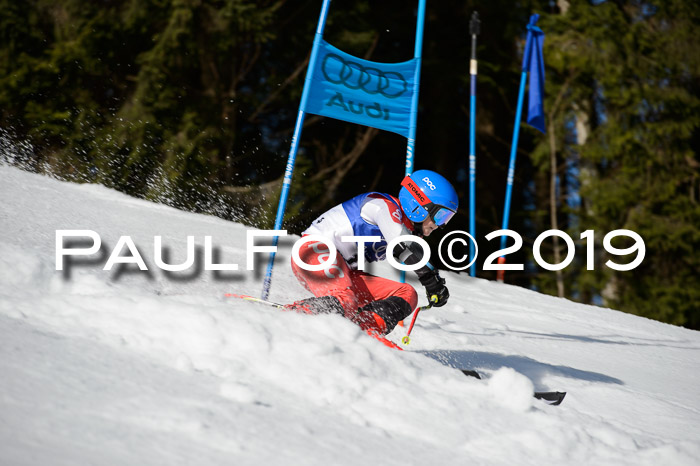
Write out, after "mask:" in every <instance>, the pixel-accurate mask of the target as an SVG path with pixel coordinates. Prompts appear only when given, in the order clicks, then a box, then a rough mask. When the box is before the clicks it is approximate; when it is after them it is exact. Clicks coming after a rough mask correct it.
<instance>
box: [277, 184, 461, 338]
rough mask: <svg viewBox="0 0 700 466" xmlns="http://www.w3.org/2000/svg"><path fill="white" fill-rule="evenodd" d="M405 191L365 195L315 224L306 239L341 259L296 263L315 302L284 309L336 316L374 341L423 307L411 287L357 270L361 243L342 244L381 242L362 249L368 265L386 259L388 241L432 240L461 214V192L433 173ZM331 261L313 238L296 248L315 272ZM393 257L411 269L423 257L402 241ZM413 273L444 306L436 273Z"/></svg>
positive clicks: (422, 269) (443, 291)
mask: <svg viewBox="0 0 700 466" xmlns="http://www.w3.org/2000/svg"><path fill="white" fill-rule="evenodd" d="M401 186H402V187H401V190H400V192H399V198H398V199H396V198H395V197H393V196H391V195H389V194H382V193H377V192H369V193H365V194H360V195H359V196H356V197H354V198H352V199H350V200H349V201H346V202H343V203H342V204H340V205H337V206H335V207H333V208H332V209H330V210H329V211H327V212H326V213H324V214H323V215H321V216H320V217H318V218H317V219H316V220H314V222H313V223H312V224H311V226H310V227H309V228H308V229H306V231H304V232H303V233H302V240H303V238H304V237H305V236H309V235H318V236H321V237H323V239H325V240H326V241H327V242H328V243H332V244H333V245H335V247H336V249H337V252H338V254H336V260H335V262H334V263H333V264H332V265H329V267H326V268H325V269H324V270H318V271H309V270H305V269H304V268H302V267H301V266H299V264H297V262H296V261H295V260H294V258H293V259H292V270H293V272H294V275H295V276H296V277H297V279H298V280H299V282H300V283H301V284H302V285H303V286H304V287H305V288H306V289H307V290H309V291H310V292H311V293H313V294H314V296H316V297H314V298H309V299H304V300H301V301H297V302H295V303H293V304H288V305H286V306H285V308H287V309H290V310H295V311H298V312H306V313H309V314H318V313H339V314H341V315H343V316H345V317H346V318H348V319H350V320H351V321H353V322H355V323H357V324H358V325H359V326H360V327H361V328H362V329H363V330H365V331H367V332H370V333H375V334H377V335H386V334H387V333H389V332H391V331H392V330H393V329H394V327H395V326H396V324H397V323H398V322H399V321H401V320H403V319H405V318H407V317H408V316H409V315H410V314H411V313H412V312H413V310H414V309H415V308H416V306H417V304H418V295H417V293H416V290H415V289H414V288H413V286H411V285H409V284H407V283H399V282H396V281H394V280H389V279H386V278H381V277H376V276H374V275H371V274H369V273H365V272H363V271H360V270H358V251H359V247H358V243H357V241H350V242H346V241H342V237H344V236H365V237H366V236H374V237H376V238H378V240H376V239H375V240H374V241H373V242H372V240H368V241H369V242H367V243H365V244H364V259H365V260H366V261H368V262H374V261H380V260H384V259H386V246H387V243H388V242H390V241H391V240H393V239H395V238H397V237H399V236H403V235H416V236H419V237H423V236H429V235H430V234H431V233H432V232H433V231H435V230H436V229H437V228H440V227H444V226H445V224H447V222H448V221H449V220H450V219H451V218H452V216H453V215H454V214H455V212H456V211H457V206H458V203H459V201H458V199H457V193H456V192H455V190H454V188H453V187H452V185H451V184H450V182H449V181H447V180H446V179H445V178H444V177H443V176H441V175H439V174H438V173H435V172H434V171H430V170H418V171H416V172H414V173H413V175H411V176H410V177H409V176H407V177H406V178H404V180H403V182H402V183H401ZM329 255H330V251H329V248H328V246H327V245H326V244H325V243H323V242H320V241H315V240H313V239H312V238H310V241H308V242H305V243H302V244H301V247H300V248H299V259H300V260H301V261H303V262H304V263H305V264H308V265H312V266H313V265H318V264H320V263H322V262H324V261H325V260H326V259H327V258H328V257H329ZM393 255H394V258H395V259H396V260H397V261H398V262H403V263H404V264H406V265H414V264H417V263H419V262H420V261H421V259H422V258H423V249H422V248H421V246H420V245H419V244H418V243H416V242H415V241H405V242H399V243H398V245H397V246H396V247H395V248H394V249H393ZM415 273H416V274H417V275H418V279H419V280H420V282H421V284H422V285H423V286H424V287H425V291H426V294H427V296H428V299H429V300H430V301H431V302H432V303H433V305H434V306H437V307H440V306H444V305H445V303H447V300H448V298H449V297H450V293H449V292H448V290H447V287H446V286H445V280H444V279H443V278H441V277H440V275H439V274H438V271H437V270H435V269H433V268H432V267H431V266H430V265H429V264H427V265H424V266H422V267H420V268H418V269H417V270H416V271H415Z"/></svg>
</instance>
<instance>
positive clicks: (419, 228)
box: [413, 222, 423, 238]
mask: <svg viewBox="0 0 700 466" xmlns="http://www.w3.org/2000/svg"><path fill="white" fill-rule="evenodd" d="M413 235H414V236H420V237H421V238H422V237H423V222H413Z"/></svg>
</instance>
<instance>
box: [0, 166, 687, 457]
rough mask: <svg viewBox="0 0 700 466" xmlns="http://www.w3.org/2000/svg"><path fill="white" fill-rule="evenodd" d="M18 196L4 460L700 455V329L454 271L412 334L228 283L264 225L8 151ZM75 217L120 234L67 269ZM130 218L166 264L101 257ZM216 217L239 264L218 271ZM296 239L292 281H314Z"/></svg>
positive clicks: (286, 287)
mask: <svg viewBox="0 0 700 466" xmlns="http://www.w3.org/2000/svg"><path fill="white" fill-rule="evenodd" d="M0 195H1V196H2V199H3V204H2V206H1V207H0V221H1V222H2V229H0V464H3V465H5V464H8V465H46V464H52V465H61V464H106V465H111V464H145V465H150V464H167V465H176V464H236V465H254V464H282V463H285V464H292V465H297V464H298V465H325V464H334V465H354V464H382V465H393V464H396V465H406V464H444V465H451V464H508V465H511V464H533V465H540V464H558V465H560V464H630V465H639V464H649V465H652V464H653V465H657V464H669V465H683V464H687V465H695V464H700V373H699V371H698V369H699V367H698V366H699V363H698V361H699V360H700V358H699V356H700V333H698V332H694V331H690V330H686V329H683V328H679V327H673V326H669V325H665V324H662V323H659V322H655V321H651V320H647V319H643V318H639V317H636V316H632V315H628V314H624V313H621V312H617V311H613V310H608V309H601V308H596V307H591V306H584V305H580V304H575V303H572V302H569V301H567V300H563V299H557V298H553V297H549V296H544V295H540V294H537V293H534V292H531V291H528V290H524V289H521V288H517V287H512V286H508V285H503V284H498V283H494V282H489V281H485V280H481V279H474V278H471V277H468V276H466V275H465V274H460V275H457V274H446V278H447V281H448V286H449V288H450V293H451V295H452V298H451V301H450V303H449V304H448V305H447V306H445V307H444V308H441V309H436V310H430V311H427V312H424V313H422V314H421V315H420V317H419V318H418V321H417V324H416V328H415V329H414V331H413V334H412V342H411V345H410V346H409V347H407V350H406V351H403V352H398V351H395V350H391V349H389V348H386V347H385V346H383V345H381V344H380V343H378V342H376V341H374V340H372V339H371V338H369V337H367V336H366V335H365V334H364V333H362V332H361V331H359V329H357V328H356V327H355V326H354V325H353V324H351V323H349V322H347V321H345V320H344V319H342V318H340V317H337V316H314V317H311V316H302V315H296V314H291V313H281V312H279V311H277V310H274V309H268V308H266V307H263V306H260V305H256V304H252V303H246V302H232V301H231V300H230V299H229V300H227V299H226V298H225V297H224V294H225V293H226V292H238V293H249V294H253V295H258V294H259V292H260V289H261V274H262V273H263V272H264V262H265V260H266V259H265V255H264V254H261V255H260V256H261V258H262V261H261V264H258V266H257V268H256V271H255V272H249V271H247V270H245V264H246V249H245V244H246V231H247V230H248V229H249V228H247V227H245V226H242V225H239V224H233V223H230V222H226V221H223V220H221V219H217V218H213V217H209V216H204V215H195V214H189V213H184V212H181V211H178V210H175V209H171V208H168V207H164V206H162V205H156V204H152V203H148V202H145V201H141V200H136V199H133V198H129V197H127V196H124V195H122V194H120V193H117V192H114V191H111V190H108V189H106V188H104V187H100V186H93V185H75V184H69V183H62V182H58V181H56V180H53V179H49V178H46V177H42V176H38V175H32V174H28V173H25V172H22V171H19V170H17V169H14V168H9V167H5V166H0ZM57 229H71V230H77V229H89V230H94V231H96V232H97V233H98V234H99V235H100V236H101V239H102V243H103V246H102V250H101V252H100V253H98V254H96V255H93V256H90V257H89V258H87V259H85V258H80V259H79V260H76V261H74V263H72V264H70V266H69V267H68V270H67V271H63V272H61V271H56V270H55V247H56V246H55V232H56V230H57ZM124 235H128V236H130V237H131V238H132V239H133V241H134V243H135V245H136V246H137V248H138V250H139V252H140V253H141V254H142V255H143V257H144V260H145V262H146V263H147V264H148V266H149V271H148V272H143V271H140V270H139V269H138V268H137V267H134V266H127V267H121V268H120V267H115V268H114V269H113V270H112V271H109V272H108V271H103V270H102V268H103V266H104V264H105V262H106V260H107V257H108V256H109V254H110V253H111V252H112V248H114V246H115V245H116V244H117V241H118V240H119V237H120V236H124ZM156 235H162V237H163V245H164V249H167V250H168V251H169V253H170V257H169V258H168V260H167V262H169V263H180V262H182V261H184V259H185V256H186V238H187V236H188V235H194V236H195V239H196V243H197V245H198V246H197V254H198V260H197V262H196V264H197V265H198V266H197V267H193V268H191V269H189V270H187V271H185V272H172V273H166V272H163V271H161V270H159V269H157V268H156V267H155V266H154V264H155V263H154V256H153V249H154V245H153V241H154V240H153V238H154V236H156ZM205 235H208V236H212V238H213V244H214V246H215V251H216V253H217V254H218V256H217V257H218V261H219V262H225V263H237V264H239V267H240V269H239V271H235V272H234V271H225V272H213V271H206V270H202V267H201V265H202V264H203V260H202V257H201V256H202V254H203V245H204V236H205ZM293 240H294V238H291V239H287V240H284V241H282V244H283V247H282V249H281V251H280V253H279V254H278V257H277V265H276V268H275V275H274V279H273V290H272V295H271V298H272V299H273V300H275V301H280V302H291V301H293V300H296V299H299V298H302V297H306V296H308V292H306V291H305V290H303V288H302V287H301V286H300V285H299V284H298V283H297V282H296V280H295V279H294V278H293V277H292V276H291V273H290V270H289V266H288V261H289V255H290V250H291V244H292V243H293ZM124 255H126V250H125V252H124ZM374 271H375V272H376V273H380V274H382V275H387V276H393V275H395V272H394V271H393V270H391V269H390V268H388V267H387V266H382V267H378V268H375V270H374ZM630 273H632V272H630ZM403 332H404V330H403V329H398V330H396V331H395V332H393V333H392V334H391V335H390V338H391V339H393V340H394V341H397V342H398V341H399V340H400V338H401V336H403V334H404V333H403ZM426 356H427V357H426ZM453 367H460V368H471V369H477V370H479V371H480V372H482V373H483V374H486V375H487V376H488V380H486V381H479V380H476V379H472V378H468V377H464V376H463V375H461V374H460V373H459V372H458V371H456V370H454V369H453ZM533 387H534V388H535V389H538V390H566V391H568V396H567V398H566V400H565V402H564V404H562V405H561V406H558V407H552V406H548V405H546V404H544V403H542V402H538V401H536V400H534V399H533V398H532V397H531V391H532V389H533Z"/></svg>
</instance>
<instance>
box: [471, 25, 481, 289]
mask: <svg viewBox="0 0 700 466" xmlns="http://www.w3.org/2000/svg"><path fill="white" fill-rule="evenodd" d="M480 25H481V22H480V21H479V13H477V12H476V11H475V12H474V13H472V18H471V21H470V22H469V32H470V33H471V36H472V56H471V59H470V60H469V74H470V75H471V90H470V99H469V233H470V234H471V235H472V237H473V238H476V187H475V185H476V74H477V63H476V36H477V35H479V32H481V31H480ZM474 253H475V247H474V243H473V242H469V257H474ZM469 275H471V276H472V277H475V276H476V262H474V265H472V266H471V268H470V269H469Z"/></svg>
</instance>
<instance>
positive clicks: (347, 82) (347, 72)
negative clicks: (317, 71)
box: [321, 53, 408, 99]
mask: <svg viewBox="0 0 700 466" xmlns="http://www.w3.org/2000/svg"><path fill="white" fill-rule="evenodd" d="M321 72H322V73H323V76H324V77H325V78H326V80H327V81H328V82H331V83H333V84H340V85H342V86H345V87H347V88H348V89H352V90H358V89H359V90H362V91H364V92H366V93H367V94H370V95H375V94H381V95H382V96H384V97H386V98H387V99H395V98H397V97H399V96H401V95H402V94H403V93H404V92H406V90H408V83H407V82H406V80H405V79H404V77H403V76H402V75H401V73H397V72H395V71H387V72H384V71H382V70H379V69H377V68H371V67H364V66H362V65H360V64H359V63H355V62H351V61H345V60H344V59H343V57H341V56H340V55H337V54H335V53H329V54H326V56H325V57H323V62H322V63H321Z"/></svg>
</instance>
